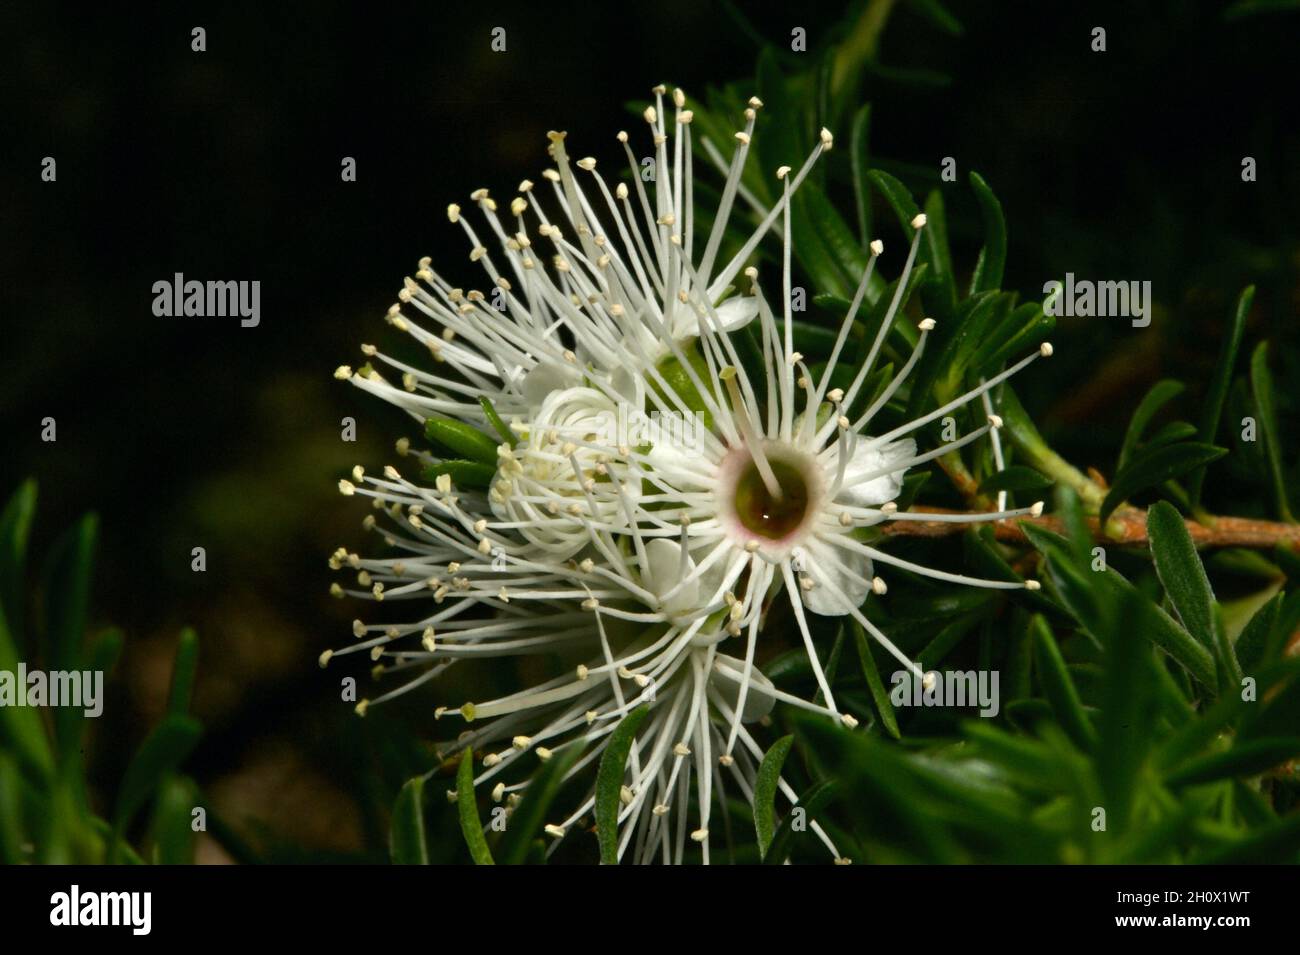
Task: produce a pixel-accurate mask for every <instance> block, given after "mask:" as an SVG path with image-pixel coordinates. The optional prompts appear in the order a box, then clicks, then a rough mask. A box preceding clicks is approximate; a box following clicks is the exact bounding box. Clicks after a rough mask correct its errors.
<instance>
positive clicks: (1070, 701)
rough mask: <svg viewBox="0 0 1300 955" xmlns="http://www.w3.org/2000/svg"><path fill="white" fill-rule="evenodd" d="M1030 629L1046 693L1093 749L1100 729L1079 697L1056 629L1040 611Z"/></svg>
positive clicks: (1074, 735) (1083, 745) (1064, 723)
mask: <svg viewBox="0 0 1300 955" xmlns="http://www.w3.org/2000/svg"><path fill="white" fill-rule="evenodd" d="M1029 629H1030V632H1031V633H1032V634H1033V638H1034V658H1035V660H1036V661H1037V666H1038V678H1039V680H1040V681H1041V682H1042V684H1043V693H1044V695H1045V696H1046V697H1047V701H1048V702H1049V703H1050V704H1051V706H1052V712H1053V713H1055V714H1056V719H1057V722H1059V723H1060V724H1061V728H1062V729H1064V730H1065V732H1066V734H1067V735H1069V737H1070V739H1072V740H1074V743H1075V745H1076V746H1078V747H1079V748H1080V749H1081V750H1083V751H1084V752H1092V751H1093V750H1094V749H1095V748H1096V746H1097V733H1096V731H1095V730H1094V729H1093V728H1092V723H1091V721H1089V719H1088V714H1086V713H1085V712H1084V711H1083V704H1082V703H1081V702H1080V700H1079V691H1078V690H1077V689H1075V686H1074V680H1072V679H1071V678H1070V672H1069V670H1067V669H1066V667H1065V658H1064V657H1062V656H1061V650H1060V648H1059V647H1058V646H1057V645H1056V638H1055V637H1053V636H1052V629H1051V627H1049V626H1048V625H1047V621H1046V620H1044V619H1043V618H1042V617H1041V616H1039V615H1038V614H1035V615H1034V616H1033V618H1032V619H1031V620H1030V622H1029Z"/></svg>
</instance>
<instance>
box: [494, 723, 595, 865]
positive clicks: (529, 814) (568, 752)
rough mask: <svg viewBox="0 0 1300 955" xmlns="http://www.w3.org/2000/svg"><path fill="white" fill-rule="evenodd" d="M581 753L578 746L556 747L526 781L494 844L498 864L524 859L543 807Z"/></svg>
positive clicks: (543, 815)
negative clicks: (517, 801) (503, 833)
mask: <svg viewBox="0 0 1300 955" xmlns="http://www.w3.org/2000/svg"><path fill="white" fill-rule="evenodd" d="M581 756H582V747H581V746H566V747H563V748H561V749H558V750H556V751H555V752H554V753H552V754H551V758H550V759H548V760H547V761H546V762H544V763H543V764H542V767H541V769H540V770H538V771H537V773H536V774H535V775H534V776H533V777H532V779H530V780H529V781H528V788H527V789H525V790H524V796H523V799H521V800H520V801H519V804H518V805H517V806H515V809H514V812H512V813H511V814H510V825H509V827H507V829H506V834H505V836H503V837H502V839H501V842H500V844H499V845H498V846H497V858H498V859H499V860H500V861H501V864H502V865H520V864H522V863H523V862H524V861H525V860H526V859H527V858H528V850H529V848H530V847H531V846H532V845H533V840H534V839H535V838H537V837H538V836H539V835H540V834H541V832H542V827H543V826H544V825H545V822H546V813H547V810H548V809H550V807H551V804H552V803H553V802H554V801H555V797H556V796H557V795H559V792H560V787H562V786H563V785H564V779H565V777H566V776H567V775H568V773H569V770H570V769H572V768H573V765H574V764H575V763H576V762H577V761H578V759H579V758H581Z"/></svg>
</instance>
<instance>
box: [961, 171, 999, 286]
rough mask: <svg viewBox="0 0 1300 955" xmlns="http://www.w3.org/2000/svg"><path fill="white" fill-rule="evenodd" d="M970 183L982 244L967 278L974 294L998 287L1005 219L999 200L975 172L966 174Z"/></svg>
mask: <svg viewBox="0 0 1300 955" xmlns="http://www.w3.org/2000/svg"><path fill="white" fill-rule="evenodd" d="M970 184H971V188H972V189H974V190H975V199H976V200H977V201H978V202H979V206H980V217H981V218H982V219H983V220H984V248H983V249H982V250H981V251H980V257H979V264H978V265H976V267H975V273H974V274H973V275H972V276H971V280H970V294H972V295H974V294H975V293H977V292H987V291H990V290H992V289H997V288H1001V287H1002V272H1003V270H1004V269H1005V268H1006V263H1007V221H1006V218H1005V217H1004V216H1003V214H1002V203H1000V202H998V198H997V196H995V195H994V194H993V190H992V189H990V188H989V185H988V183H986V182H985V181H984V179H983V177H982V176H980V174H979V173H977V172H972V173H971V174H970Z"/></svg>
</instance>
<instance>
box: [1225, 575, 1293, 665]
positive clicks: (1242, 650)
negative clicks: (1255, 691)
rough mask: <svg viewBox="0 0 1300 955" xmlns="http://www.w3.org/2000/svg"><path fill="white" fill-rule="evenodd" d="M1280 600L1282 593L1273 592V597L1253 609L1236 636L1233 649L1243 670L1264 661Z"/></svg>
mask: <svg viewBox="0 0 1300 955" xmlns="http://www.w3.org/2000/svg"><path fill="white" fill-rule="evenodd" d="M1282 600H1283V595H1282V594H1280V593H1279V594H1275V595H1274V596H1273V599H1271V600H1270V601H1268V603H1266V604H1264V605H1263V606H1262V607H1260V608H1259V609H1258V610H1256V611H1255V613H1254V615H1253V616H1252V617H1251V618H1250V620H1248V621H1247V622H1246V626H1245V627H1244V628H1243V629H1242V631H1241V634H1240V635H1239V636H1238V637H1237V642H1236V644H1235V647H1234V649H1235V650H1236V653H1237V659H1238V660H1239V661H1240V662H1241V666H1242V667H1243V668H1244V669H1245V670H1247V671H1251V670H1254V669H1255V667H1257V666H1259V665H1260V664H1261V663H1263V662H1264V660H1265V651H1266V650H1267V649H1268V647H1269V644H1270V642H1271V638H1272V635H1273V628H1274V626H1275V625H1276V624H1277V620H1278V614H1279V613H1280V612H1281V609H1282Z"/></svg>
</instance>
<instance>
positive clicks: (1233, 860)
mask: <svg viewBox="0 0 1300 955" xmlns="http://www.w3.org/2000/svg"><path fill="white" fill-rule="evenodd" d="M1297 853H1300V812H1291V813H1288V814H1287V815H1285V816H1283V817H1282V818H1280V819H1278V821H1277V822H1275V823H1272V824H1270V825H1267V826H1260V827H1259V828H1258V829H1254V830H1252V831H1251V832H1250V833H1249V835H1246V836H1244V837H1243V838H1241V839H1239V840H1237V841H1235V842H1232V843H1230V844H1229V845H1226V846H1221V847H1219V848H1217V849H1212V850H1210V851H1209V852H1207V853H1205V854H1204V855H1200V856H1196V857H1194V858H1193V859H1192V860H1191V861H1192V862H1194V863H1196V864H1202V865H1241V864H1243V863H1253V864H1256V865H1259V864H1265V863H1294V862H1295V861H1296V855H1297Z"/></svg>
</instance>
